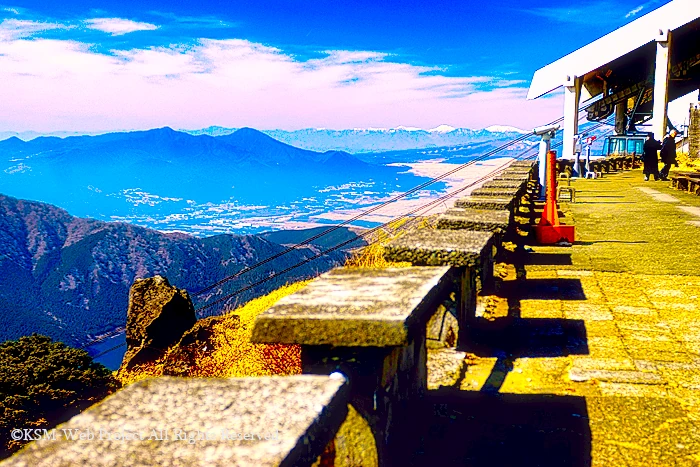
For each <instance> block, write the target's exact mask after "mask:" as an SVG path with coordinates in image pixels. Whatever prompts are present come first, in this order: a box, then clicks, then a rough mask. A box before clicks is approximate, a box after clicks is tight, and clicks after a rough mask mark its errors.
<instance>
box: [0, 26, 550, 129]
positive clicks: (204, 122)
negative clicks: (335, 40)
mask: <svg viewBox="0 0 700 467" xmlns="http://www.w3.org/2000/svg"><path fill="white" fill-rule="evenodd" d="M392 58H394V57H392ZM439 72H440V70H439V69H436V68H431V67H422V66H415V65H412V64H409V63H396V62H390V61H387V55H386V54H382V53H377V52H371V51H329V52H327V55H326V56H324V57H322V58H317V59H313V60H307V61H300V60H298V59H296V58H295V57H293V56H292V55H290V54H287V53H285V52H284V51H282V50H280V49H278V48H274V47H269V46H266V45H263V44H259V43H254V42H250V41H247V40H242V39H228V40H209V39H201V40H199V41H198V42H196V43H195V44H194V45H190V46H184V45H174V46H171V47H151V48H133V49H130V50H126V51H113V52H112V54H109V55H108V54H101V53H96V52H94V51H92V50H90V45H89V44H84V43H80V42H76V41H69V40H55V39H51V40H49V39H34V40H25V39H21V38H14V39H13V40H8V41H4V42H0V82H2V83H3V86H1V87H0V102H3V110H2V112H0V130H3V129H8V130H28V129H32V130H37V131H57V130H63V131H71V130H73V131H106V130H114V129H125V128H131V129H139V128H140V129H143V128H154V127H160V126H165V125H168V126H172V127H174V128H202V127H207V126H209V125H221V126H226V127H236V128H238V127H242V126H252V127H257V128H261V129H267V128H282V129H297V128H308V127H325V128H353V127H369V126H372V127H387V128H390V127H395V126H397V125H400V124H402V123H403V122H405V121H408V120H410V121H411V122H412V123H413V124H414V125H416V126H420V127H423V128H432V127H434V126H436V125H438V124H440V123H442V122H446V121H449V122H450V123H452V124H453V125H457V126H464V127H475V128H481V127H483V126H485V125H486V124H490V123H494V122H496V123H500V124H508V125H514V126H521V127H528V128H529V127H530V126H532V125H533V124H534V123H536V122H539V121H545V120H546V121H549V120H552V118H554V117H556V115H557V114H560V108H559V106H560V105H561V104H560V103H559V102H558V100H553V99H539V100H537V101H526V99H525V95H526V91H527V89H526V88H525V87H522V86H520V83H519V82H518V81H508V80H503V79H501V78H496V77H488V76H472V77H449V76H444V75H442V74H439ZM489 89H490V90H489ZM533 122H534V123H533Z"/></svg>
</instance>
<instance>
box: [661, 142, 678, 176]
mask: <svg viewBox="0 0 700 467" xmlns="http://www.w3.org/2000/svg"><path fill="white" fill-rule="evenodd" d="M677 134H678V132H677V131H676V130H671V133H669V134H668V136H666V137H665V138H664V142H663V144H662V145H661V162H663V163H664V166H663V167H662V168H661V173H660V174H659V175H661V180H668V172H669V171H670V170H671V166H672V165H676V166H677V165H678V161H676V135H677Z"/></svg>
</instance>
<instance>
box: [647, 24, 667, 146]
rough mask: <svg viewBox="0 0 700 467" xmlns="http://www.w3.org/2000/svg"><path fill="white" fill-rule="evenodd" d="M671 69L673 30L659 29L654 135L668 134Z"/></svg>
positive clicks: (652, 126)
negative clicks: (667, 120)
mask: <svg viewBox="0 0 700 467" xmlns="http://www.w3.org/2000/svg"><path fill="white" fill-rule="evenodd" d="M670 71H671V31H669V30H665V31H664V30H661V29H659V35H658V36H657V38H656V68H655V70H654V109H653V118H652V123H651V128H652V131H653V132H654V137H655V138H656V139H658V140H659V141H661V140H663V139H664V136H666V119H667V116H668V82H669V74H670Z"/></svg>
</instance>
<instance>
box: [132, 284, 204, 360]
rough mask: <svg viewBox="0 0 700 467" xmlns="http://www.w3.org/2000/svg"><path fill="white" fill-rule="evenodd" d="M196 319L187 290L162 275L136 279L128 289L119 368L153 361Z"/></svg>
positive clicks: (192, 324)
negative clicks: (177, 286)
mask: <svg viewBox="0 0 700 467" xmlns="http://www.w3.org/2000/svg"><path fill="white" fill-rule="evenodd" d="M196 322H197V318H196V316H195V312H194V307H193V306H192V301H191V300H190V297H189V295H188V294H187V292H186V291H184V290H181V289H178V288H176V287H173V286H171V285H170V283H169V282H168V280H167V279H166V278H164V277H161V276H155V277H151V278H147V279H137V280H136V281H135V282H134V284H133V285H132V286H131V291H130V293H129V310H128V312H127V318H126V344H127V350H126V354H125V355H124V360H123V361H122V369H127V370H128V369H131V368H133V366H134V365H137V364H141V363H146V362H153V361H155V360H157V359H158V357H160V356H161V355H163V354H164V353H165V351H166V350H167V349H168V348H169V347H170V346H172V345H173V344H175V343H177V342H179V341H180V339H181V338H182V336H183V334H184V333H185V332H186V331H188V330H189V329H190V328H192V327H193V326H194V324H195V323H196Z"/></svg>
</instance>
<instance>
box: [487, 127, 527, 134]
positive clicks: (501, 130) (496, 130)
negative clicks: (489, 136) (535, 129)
mask: <svg viewBox="0 0 700 467" xmlns="http://www.w3.org/2000/svg"><path fill="white" fill-rule="evenodd" d="M484 130H486V131H490V132H491V133H520V134H522V135H524V134H525V133H529V131H525V130H521V129H520V128H516V127H514V126H508V125H491V126H489V127H486V128H484Z"/></svg>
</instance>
